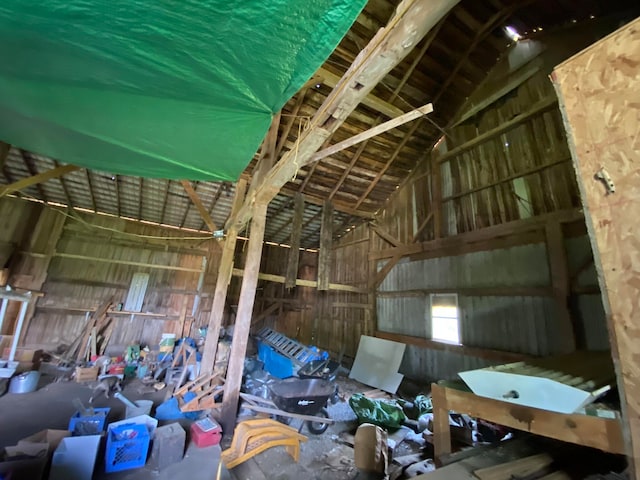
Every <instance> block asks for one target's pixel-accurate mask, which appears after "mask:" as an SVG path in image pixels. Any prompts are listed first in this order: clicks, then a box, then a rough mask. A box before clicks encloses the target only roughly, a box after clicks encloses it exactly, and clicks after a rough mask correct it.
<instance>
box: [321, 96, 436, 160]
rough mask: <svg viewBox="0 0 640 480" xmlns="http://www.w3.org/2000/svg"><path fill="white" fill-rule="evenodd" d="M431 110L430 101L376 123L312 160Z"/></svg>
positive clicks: (378, 133) (367, 138)
mask: <svg viewBox="0 0 640 480" xmlns="http://www.w3.org/2000/svg"><path fill="white" fill-rule="evenodd" d="M431 112H433V105H431V104H430V103H428V104H426V105H424V106H422V107H420V108H416V109H415V110H412V111H410V112H407V113H405V114H403V115H400V116H399V117H396V118H393V119H391V120H389V121H388V122H384V123H381V124H380V125H376V126H375V127H372V128H370V129H368V130H365V131H364V132H362V133H359V134H358V135H354V136H353V137H350V138H347V139H346V140H344V141H342V142H338V143H334V144H333V145H331V146H330V147H328V148H325V149H324V150H320V151H319V152H317V153H315V154H313V155H312V156H311V161H312V162H316V161H318V160H321V159H323V158H326V157H328V156H330V155H333V154H335V153H338V152H339V151H341V150H345V149H347V148H349V147H352V146H354V145H357V144H358V143H361V142H364V141H365V140H369V139H370V138H373V137H375V136H377V135H380V134H382V133H384V132H387V131H389V130H391V129H393V128H397V127H399V126H400V125H404V124H405V123H408V122H411V121H412V120H415V119H416V118H420V117H422V116H423V115H426V114H428V113H431Z"/></svg>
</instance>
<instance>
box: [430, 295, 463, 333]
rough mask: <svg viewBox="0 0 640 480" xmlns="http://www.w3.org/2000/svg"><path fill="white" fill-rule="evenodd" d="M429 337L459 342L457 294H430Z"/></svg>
mask: <svg viewBox="0 0 640 480" xmlns="http://www.w3.org/2000/svg"><path fill="white" fill-rule="evenodd" d="M431 339H432V340H437V341H442V342H448V343H458V344H459V343H460V324H459V321H458V295H456V294H433V295H431Z"/></svg>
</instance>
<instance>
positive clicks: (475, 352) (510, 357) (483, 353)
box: [376, 330, 531, 363]
mask: <svg viewBox="0 0 640 480" xmlns="http://www.w3.org/2000/svg"><path fill="white" fill-rule="evenodd" d="M376 337H378V338H384V339H385V340H391V341H392V342H399V343H406V344H407V345H415V346H416V347H420V348H426V349H429V350H439V351H442V352H450V353H454V354H458V355H466V356H469V357H476V358H484V359H485V360H492V361H495V362H500V363H510V362H520V361H522V360H526V359H528V358H531V355H524V354H522V353H513V352H503V351H502V350H492V349H489V348H479V347H468V346H466V345H454V344H450V343H443V342H436V341H435V340H430V339H428V338H422V337H413V336H411V335H401V334H399V333H391V332H381V331H380V330H377V331H376Z"/></svg>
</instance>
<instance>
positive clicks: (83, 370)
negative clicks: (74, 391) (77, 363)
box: [76, 367, 100, 383]
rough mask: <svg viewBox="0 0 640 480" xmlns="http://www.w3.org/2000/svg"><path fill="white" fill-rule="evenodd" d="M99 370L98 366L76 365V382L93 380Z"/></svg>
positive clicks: (96, 377)
mask: <svg viewBox="0 0 640 480" xmlns="http://www.w3.org/2000/svg"><path fill="white" fill-rule="evenodd" d="M99 372H100V369H99V368H98V367H76V382H78V383H82V382H95V381H96V380H97V379H98V373H99Z"/></svg>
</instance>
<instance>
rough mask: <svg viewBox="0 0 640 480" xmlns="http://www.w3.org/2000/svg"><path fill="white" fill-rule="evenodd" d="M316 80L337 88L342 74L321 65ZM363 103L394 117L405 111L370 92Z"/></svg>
mask: <svg viewBox="0 0 640 480" xmlns="http://www.w3.org/2000/svg"><path fill="white" fill-rule="evenodd" d="M316 80H317V81H318V82H321V83H324V84H325V85H327V86H329V87H331V88H335V87H336V85H338V84H339V83H340V76H339V75H336V74H335V73H332V72H330V71H329V70H327V69H326V68H324V67H321V68H320V70H318V72H317V73H316ZM362 103H363V104H364V105H366V106H367V107H369V108H372V109H373V110H375V111H376V112H380V113H382V114H383V115H386V116H387V117H389V118H394V117H398V116H400V115H402V114H403V113H404V112H403V111H402V109H400V108H398V107H396V106H395V105H392V104H391V103H389V102H387V101H385V100H382V99H381V98H379V97H376V96H375V95H373V94H368V95H366V96H365V97H364V99H363V100H362Z"/></svg>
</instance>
